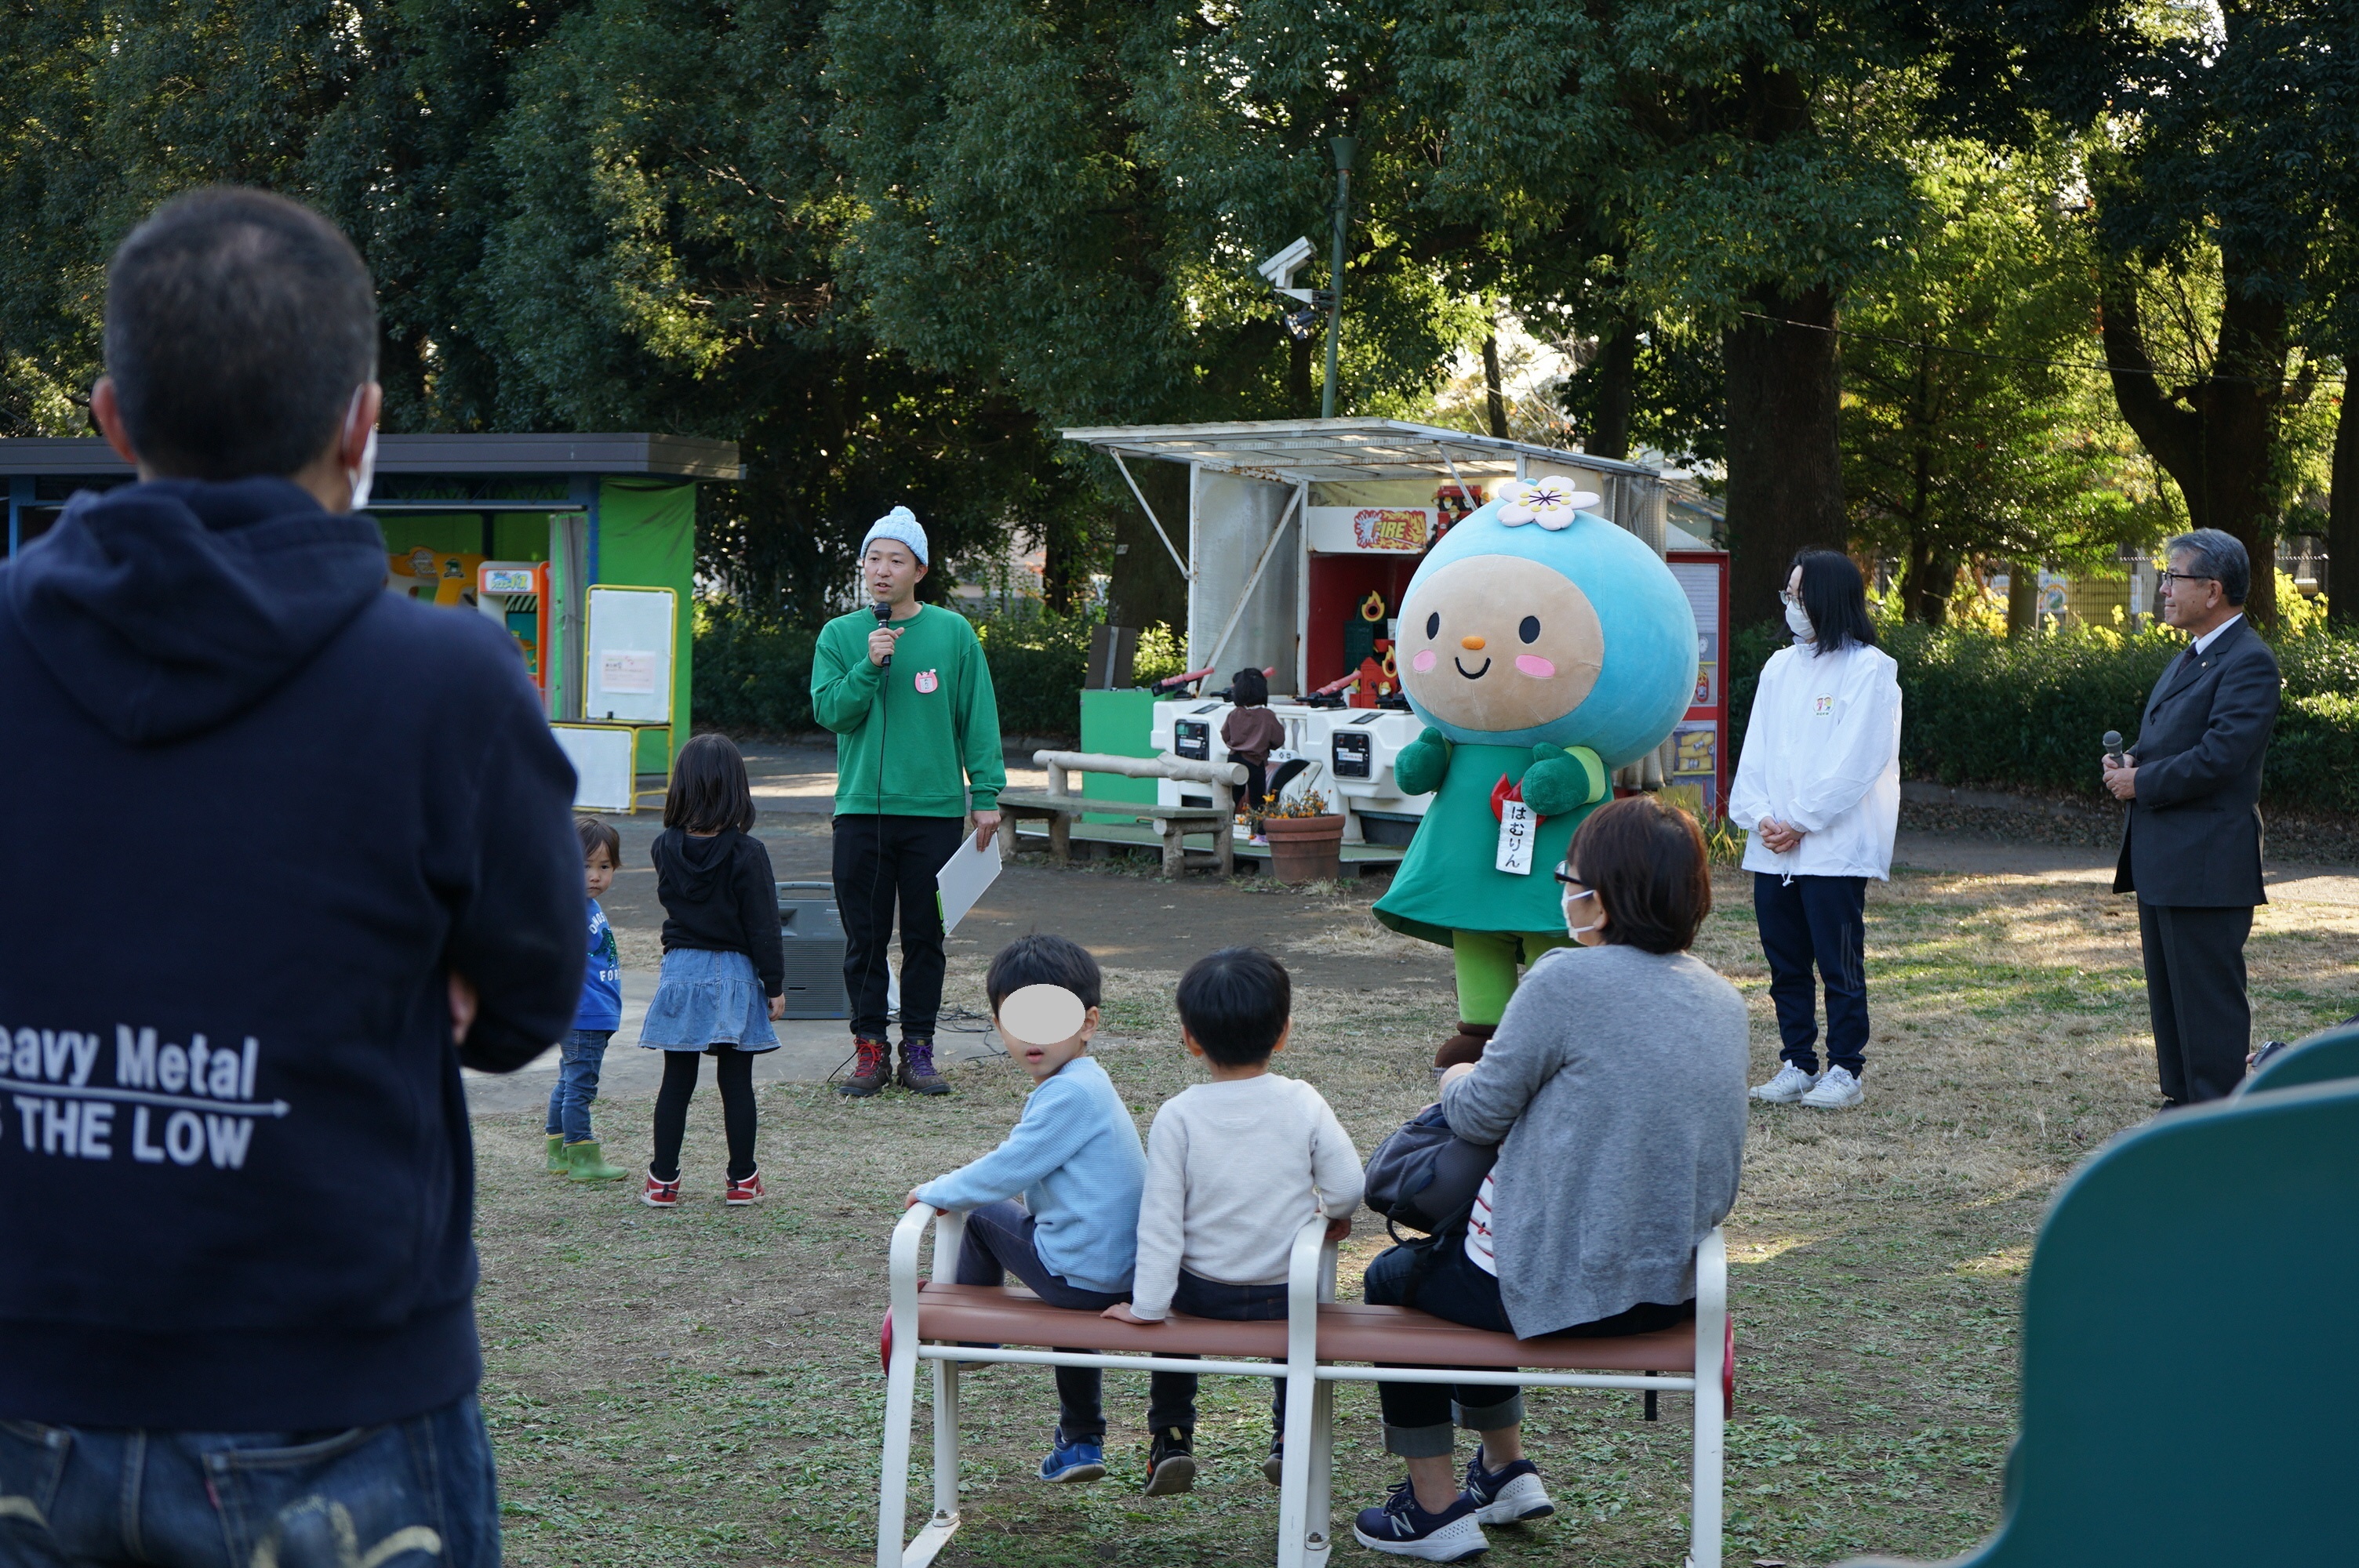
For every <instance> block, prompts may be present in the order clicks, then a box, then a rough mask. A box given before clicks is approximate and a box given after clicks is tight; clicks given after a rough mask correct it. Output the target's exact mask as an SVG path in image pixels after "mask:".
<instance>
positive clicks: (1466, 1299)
mask: <svg viewBox="0 0 2359 1568" xmlns="http://www.w3.org/2000/svg"><path fill="white" fill-rule="evenodd" d="M1417 1261H1418V1255H1417V1253H1416V1252H1415V1251H1414V1250H1413V1249H1409V1248H1407V1247H1395V1248H1393V1249H1390V1250H1389V1251H1386V1252H1383V1253H1380V1254H1378V1256H1377V1258H1376V1260H1375V1262H1373V1263H1371V1264H1369V1265H1368V1275H1367V1284H1366V1292H1365V1293H1366V1296H1367V1302H1368V1304H1369V1305H1370V1306H1413V1307H1415V1308H1417V1309H1418V1310H1419V1312H1430V1313H1431V1314H1433V1315H1434V1316H1436V1317H1439V1318H1443V1319H1446V1320H1447V1321H1449V1322H1451V1323H1462V1324H1464V1325H1466V1326H1467V1327H1469V1328H1480V1329H1485V1330H1488V1331H1489V1332H1491V1333H1493V1334H1513V1333H1515V1332H1516V1328H1515V1325H1513V1324H1511V1323H1509V1322H1508V1321H1507V1309H1506V1304H1505V1303H1503V1302H1501V1301H1500V1299H1499V1281H1498V1280H1497V1279H1496V1278H1495V1276H1493V1275H1490V1274H1487V1273H1484V1271H1482V1270H1481V1269H1479V1268H1477V1267H1476V1266H1475V1264H1474V1260H1473V1259H1471V1258H1469V1257H1467V1256H1466V1246H1465V1242H1464V1240H1463V1238H1457V1237H1452V1238H1449V1239H1447V1240H1444V1241H1441V1242H1439V1243H1437V1244H1436V1249H1435V1251H1434V1253H1433V1260H1432V1264H1431V1266H1430V1267H1429V1268H1428V1269H1427V1271H1426V1272H1425V1277H1424V1278H1423V1279H1421V1280H1417V1281H1415V1290H1414V1292H1412V1291H1411V1289H1410V1285H1411V1282H1412V1281H1411V1276H1412V1274H1413V1273H1414V1272H1415V1271H1416V1268H1417ZM1412 1293H1414V1295H1415V1296H1416V1300H1414V1301H1411V1300H1410V1299H1408V1298H1409V1296H1410V1295H1411V1294H1412ZM1694 1320H1695V1303H1693V1302H1691V1301H1690V1302H1682V1303H1680V1304H1679V1305H1677V1306H1664V1305H1661V1304H1659V1303H1654V1302H1641V1303H1638V1304H1637V1305H1636V1306H1634V1307H1632V1308H1630V1309H1629V1310H1628V1311H1626V1312H1619V1313H1616V1314H1614V1315H1613V1316H1612V1317H1603V1318H1599V1319H1598V1320H1597V1321H1596V1322H1594V1323H1582V1324H1575V1325H1573V1326H1572V1327H1571V1328H1560V1329H1558V1330H1557V1331H1556V1332H1555V1333H1554V1334H1549V1335H1543V1336H1541V1337H1542V1338H1545V1339H1620V1338H1623V1337H1625V1336H1628V1335H1633V1334H1652V1333H1654V1332H1655V1331H1656V1330H1658V1329H1663V1328H1670V1327H1674V1326H1676V1325H1680V1324H1682V1323H1692V1322H1693V1321H1694ZM1376 1398H1377V1400H1378V1401H1379V1402H1380V1403H1381V1404H1382V1405H1383V1406H1384V1411H1385V1451H1386V1453H1388V1454H1399V1455H1400V1456H1401V1457H1402V1458H1404V1459H1432V1458H1439V1457H1440V1456H1443V1455H1446V1454H1449V1453H1450V1450H1451V1440H1452V1438H1453V1437H1454V1436H1455V1435H1456V1434H1455V1433H1452V1432H1451V1416H1452V1415H1453V1414H1454V1415H1455V1416H1456V1417H1457V1420H1458V1424H1459V1425H1461V1426H1463V1427H1465V1428H1467V1429H1468V1430H1469V1431H1472V1432H1477V1433H1482V1432H1503V1431H1505V1430H1506V1429H1507V1428H1509V1427H1513V1426H1521V1425H1522V1424H1523V1422H1524V1394H1523V1390H1520V1389H1517V1388H1513V1387H1510V1386H1508V1385H1506V1384H1503V1383H1463V1384H1460V1385H1458V1386H1456V1387H1451V1386H1450V1385H1448V1384H1443V1383H1378V1384H1377V1385H1376Z"/></svg>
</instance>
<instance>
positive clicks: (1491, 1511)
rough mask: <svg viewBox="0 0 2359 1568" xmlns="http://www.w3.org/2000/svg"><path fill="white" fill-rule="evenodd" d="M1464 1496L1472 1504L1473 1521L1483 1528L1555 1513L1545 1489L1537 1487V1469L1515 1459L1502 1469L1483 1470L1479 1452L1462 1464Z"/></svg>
mask: <svg viewBox="0 0 2359 1568" xmlns="http://www.w3.org/2000/svg"><path fill="white" fill-rule="evenodd" d="M1465 1495H1466V1496H1467V1497H1468V1498H1471V1499H1473V1504H1474V1508H1475V1514H1474V1517H1475V1519H1477V1520H1478V1521H1479V1522H1481V1523H1484V1524H1519V1523H1521V1522H1523V1521H1524V1520H1526V1519H1546V1518H1548V1517H1549V1515H1550V1514H1552V1513H1554V1512H1556V1505H1555V1504H1554V1503H1552V1502H1550V1501H1549V1495H1548V1488H1547V1487H1543V1486H1541V1485H1540V1472H1539V1466H1538V1465H1534V1464H1533V1463H1532V1462H1531V1461H1530V1460H1528V1459H1518V1460H1517V1461H1516V1462H1515V1463H1514V1464H1512V1465H1507V1466H1506V1468H1505V1469H1500V1470H1486V1469H1484V1467H1483V1451H1482V1450H1481V1449H1480V1448H1477V1449H1476V1450H1475V1451H1474V1457H1473V1458H1472V1459H1469V1460H1468V1461H1467V1462H1466V1486H1465Z"/></svg>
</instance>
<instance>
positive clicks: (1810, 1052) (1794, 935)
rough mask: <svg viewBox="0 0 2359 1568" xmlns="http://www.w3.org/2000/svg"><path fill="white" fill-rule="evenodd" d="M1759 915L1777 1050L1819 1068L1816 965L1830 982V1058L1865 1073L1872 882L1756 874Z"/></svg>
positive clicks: (1811, 1068)
mask: <svg viewBox="0 0 2359 1568" xmlns="http://www.w3.org/2000/svg"><path fill="white" fill-rule="evenodd" d="M1753 918H1754V922H1755V924H1756V925H1758V926H1759V927H1760V930H1761V953H1762V956H1763V957H1766V958H1767V959H1768V960H1769V1001H1770V1005H1772V1006H1773V1007H1775V1008H1776V1009H1777V1034H1778V1037H1779V1038H1780V1039H1782V1040H1783V1041H1784V1042H1785V1048H1784V1049H1783V1050H1781V1051H1779V1052H1778V1053H1777V1054H1778V1055H1779V1056H1780V1057H1782V1058H1784V1059H1785V1060H1786V1061H1788V1062H1791V1063H1793V1064H1794V1065H1796V1066H1798V1067H1799V1068H1801V1069H1802V1071H1804V1072H1806V1073H1815V1072H1817V1071H1818V1070H1819V1054H1818V1051H1817V1050H1816V1049H1815V1047H1816V1046H1817V1044H1818V1040H1819V1019H1818V1011H1819V1010H1818V996H1817V989H1818V988H1817V987H1816V986H1815V985H1813V984H1812V983H1811V979H1810V968H1811V966H1812V965H1813V964H1814V963H1815V964H1816V965H1817V967H1818V971H1819V974H1820V976H1821V978H1822V979H1824V980H1825V981H1826V987H1827V1061H1828V1062H1829V1063H1830V1064H1831V1065H1834V1066H1837V1067H1842V1068H1844V1069H1845V1070H1847V1071H1848V1072H1849V1073H1850V1074H1851V1075H1852V1076H1854V1077H1859V1076H1862V1075H1863V1074H1864V1072H1865V1071H1866V1069H1867V879H1866V878H1865V877H1796V878H1794V879H1793V880H1792V881H1788V880H1787V879H1786V878H1784V877H1782V876H1779V875H1777V873H1776V872H1773V871H1756V872H1754V873H1753Z"/></svg>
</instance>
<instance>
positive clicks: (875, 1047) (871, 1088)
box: [835, 1035, 893, 1098]
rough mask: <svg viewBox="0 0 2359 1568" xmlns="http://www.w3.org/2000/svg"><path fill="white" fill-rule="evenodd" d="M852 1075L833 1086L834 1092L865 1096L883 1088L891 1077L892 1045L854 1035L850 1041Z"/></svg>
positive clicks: (856, 1096) (858, 1096)
mask: <svg viewBox="0 0 2359 1568" xmlns="http://www.w3.org/2000/svg"><path fill="white" fill-rule="evenodd" d="M852 1050H853V1056H854V1057H855V1058H856V1060H854V1061H853V1064H852V1076H850V1077H848V1078H846V1079H844V1080H843V1082H842V1083H840V1084H838V1085H836V1086H835V1092H836V1093H838V1094H843V1095H852V1096H853V1097H855V1098H866V1097H868V1096H870V1095H873V1094H875V1092H876V1091H877V1090H879V1089H881V1088H883V1087H885V1086H886V1084H887V1083H890V1082H891V1081H892V1078H893V1047H892V1046H890V1045H888V1044H886V1043H885V1042H884V1041H882V1040H870V1039H867V1038H865V1037H863V1036H857V1035H855V1036H854V1037H853V1042H852Z"/></svg>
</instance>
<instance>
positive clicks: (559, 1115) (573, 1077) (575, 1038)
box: [549, 1029, 614, 1143]
mask: <svg viewBox="0 0 2359 1568" xmlns="http://www.w3.org/2000/svg"><path fill="white" fill-rule="evenodd" d="M613 1038H614V1031H613V1030H611V1029H577V1030H575V1031H574V1032H573V1033H571V1034H569V1035H567V1036H566V1037H565V1044H564V1045H563V1046H562V1047H560V1049H561V1050H562V1051H563V1052H564V1059H563V1060H562V1061H561V1062H560V1063H559V1064H558V1068H557V1087H555V1088H553V1089H550V1090H549V1131H550V1132H551V1133H552V1134H555V1133H560V1132H561V1133H563V1134H564V1135H565V1141H567V1142H568V1143H587V1142H589V1141H590V1139H591V1137H592V1134H591V1131H590V1102H591V1101H592V1100H593V1099H596V1098H598V1069H599V1068H601V1067H603V1066H604V1065H605V1064H606V1042H607V1041H609V1040H612V1039H613Z"/></svg>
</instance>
